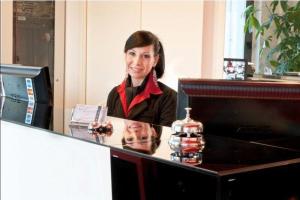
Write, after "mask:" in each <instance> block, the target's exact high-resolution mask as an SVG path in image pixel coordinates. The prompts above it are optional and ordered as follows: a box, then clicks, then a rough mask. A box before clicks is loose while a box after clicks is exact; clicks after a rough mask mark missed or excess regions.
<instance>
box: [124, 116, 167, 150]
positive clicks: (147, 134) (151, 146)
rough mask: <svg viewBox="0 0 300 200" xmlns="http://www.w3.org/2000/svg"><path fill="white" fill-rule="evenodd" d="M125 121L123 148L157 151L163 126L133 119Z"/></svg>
mask: <svg viewBox="0 0 300 200" xmlns="http://www.w3.org/2000/svg"><path fill="white" fill-rule="evenodd" d="M124 122H125V127H124V131H123V137H122V145H123V148H124V149H131V150H134V151H138V152H141V153H146V154H153V153H155V151H156V149H157V147H158V146H159V144H160V136H161V127H159V126H152V125H150V124H149V123H144V122H137V121H131V120H125V121H124Z"/></svg>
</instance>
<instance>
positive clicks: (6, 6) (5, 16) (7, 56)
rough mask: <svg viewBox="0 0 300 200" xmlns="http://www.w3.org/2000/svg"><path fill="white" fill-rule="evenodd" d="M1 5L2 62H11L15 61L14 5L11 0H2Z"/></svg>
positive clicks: (0, 54)
mask: <svg viewBox="0 0 300 200" xmlns="http://www.w3.org/2000/svg"><path fill="white" fill-rule="evenodd" d="M0 5H1V9H0V31H1V32H0V33H1V35H0V46H1V51H0V63H5V64H11V63H12V61H13V48H12V41H13V23H12V21H13V7H12V2H11V1H1V2H0Z"/></svg>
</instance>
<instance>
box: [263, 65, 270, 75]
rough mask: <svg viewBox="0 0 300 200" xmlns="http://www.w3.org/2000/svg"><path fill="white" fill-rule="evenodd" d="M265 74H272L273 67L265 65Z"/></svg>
mask: <svg viewBox="0 0 300 200" xmlns="http://www.w3.org/2000/svg"><path fill="white" fill-rule="evenodd" d="M264 75H272V69H271V68H270V67H267V66H265V67H264Z"/></svg>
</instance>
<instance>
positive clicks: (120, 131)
mask: <svg viewBox="0 0 300 200" xmlns="http://www.w3.org/2000/svg"><path fill="white" fill-rule="evenodd" d="M108 120H109V121H110V122H111V123H112V125H113V133H112V135H110V136H107V135H105V134H103V135H100V134H90V133H88V130H87V127H80V126H72V127H71V129H70V136H71V137H74V138H80V139H83V140H87V141H91V142H95V143H99V144H102V145H107V146H109V147H112V148H113V149H116V150H121V151H125V152H128V153H131V154H134V155H138V156H141V157H146V158H149V159H153V160H158V161H161V162H167V163H169V164H174V165H179V166H182V167H188V168H191V169H194V170H200V171H202V172H204V173H209V174H213V175H219V176H222V175H230V174H235V173H241V172H247V171H253V170H258V169H265V168H270V167H276V166H283V165H286V164H287V163H289V164H292V163H300V152H298V151H295V150H291V149H285V148H280V147H276V146H269V145H265V144H263V143H254V142H249V141H242V140H237V139H232V138H225V137H221V136H216V135H204V136H203V137H204V140H205V148H204V150H203V152H202V153H200V156H201V158H202V159H201V161H199V163H198V164H186V163H181V162H179V161H173V160H172V159H171V154H172V153H174V151H172V149H171V148H170V146H169V144H168V141H169V139H170V136H171V134H172V130H171V128H169V127H160V128H162V133H161V136H160V141H159V144H158V145H156V146H155V149H152V150H149V151H143V150H141V148H144V149H145V148H146V149H147V147H141V144H144V146H147V144H148V146H151V144H152V143H155V142H156V139H155V140H154V139H151V141H150V140H149V141H147V142H143V143H140V142H133V143H132V144H131V145H130V146H129V147H128V145H126V144H124V141H123V142H122V138H123V137H124V130H125V127H126V125H125V124H126V123H125V122H126V120H124V119H119V118H114V117H108ZM143 124H144V123H143ZM150 126H153V127H155V126H154V125H150ZM135 148H136V149H135ZM149 148H150V147H149Z"/></svg>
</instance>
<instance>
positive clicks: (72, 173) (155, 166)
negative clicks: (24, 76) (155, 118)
mask: <svg viewBox="0 0 300 200" xmlns="http://www.w3.org/2000/svg"><path fill="white" fill-rule="evenodd" d="M108 120H109V121H110V122H111V123H112V125H113V131H112V134H102V133H101V134H90V133H88V129H87V127H84V126H79V125H72V126H70V129H69V132H67V133H64V134H60V133H54V132H51V131H47V130H44V129H40V128H36V127H33V126H28V125H23V124H20V123H16V122H13V121H6V120H5V119H2V121H1V191H2V192H1V197H2V199H72V200H73V199H131V200H133V199H293V198H294V199H297V198H299V197H300V196H299V193H300V186H299V184H296V183H297V182H298V181H299V180H300V148H299V146H298V145H297V144H300V143H299V141H300V140H299V138H297V137H293V139H291V138H285V141H284V138H281V140H280V141H281V142H279V140H276V141H275V140H265V141H243V140H238V139H234V138H228V137H222V136H217V135H218V134H216V135H214V134H207V135H205V134H204V135H203V141H204V142H205V145H204V148H203V150H202V151H201V152H199V153H198V154H197V159H194V160H192V161H190V162H187V161H186V159H181V158H180V157H178V156H177V157H176V156H174V151H173V150H172V149H171V148H170V145H169V143H168V141H169V139H170V136H171V134H172V130H171V129H170V128H169V127H160V126H155V125H151V124H147V123H140V122H133V121H127V120H124V119H120V118H113V117H108ZM132 127H134V128H135V130H130V128H132ZM137 127H143V130H144V131H142V130H140V135H139V136H138V137H136V138H134V137H132V131H133V132H134V131H137V130H136V128H137ZM130 132H131V133H130ZM142 133H143V134H142ZM287 140H290V141H293V142H294V144H293V145H289V144H291V142H286V141H287ZM284 144H286V145H284Z"/></svg>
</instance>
